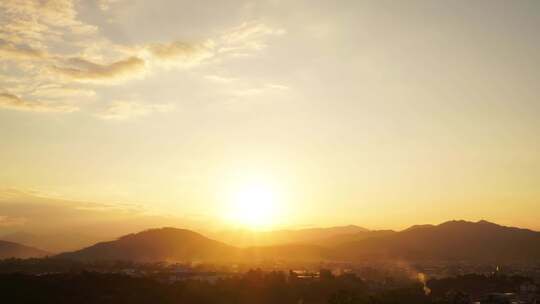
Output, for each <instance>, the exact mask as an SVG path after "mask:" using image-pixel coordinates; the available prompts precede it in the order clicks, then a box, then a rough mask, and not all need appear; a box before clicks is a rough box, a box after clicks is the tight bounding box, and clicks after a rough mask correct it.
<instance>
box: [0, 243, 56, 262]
mask: <svg viewBox="0 0 540 304" xmlns="http://www.w3.org/2000/svg"><path fill="white" fill-rule="evenodd" d="M47 254H48V253H47V252H46V251H43V250H40V249H37V248H33V247H29V246H25V245H21V244H17V243H13V242H8V241H0V259H7V258H20V259H26V258H37V257H43V256H46V255H47Z"/></svg>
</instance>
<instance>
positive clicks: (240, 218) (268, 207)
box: [227, 182, 279, 229]
mask: <svg viewBox="0 0 540 304" xmlns="http://www.w3.org/2000/svg"><path fill="white" fill-rule="evenodd" d="M277 196H278V195H277V192H276V191H275V189H272V187H270V186H269V185H268V184H265V183H259V182H251V183H246V184H243V185H239V186H238V187H235V189H232V191H231V192H230V195H229V211H228V216H227V217H228V219H229V220H230V221H231V222H232V223H233V224H235V225H236V226H244V227H247V228H251V229H263V228H268V227H269V226H272V224H273V223H274V222H275V217H276V215H277V211H278V203H279V200H278V197H277Z"/></svg>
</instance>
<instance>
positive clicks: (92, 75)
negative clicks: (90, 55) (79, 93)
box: [53, 57, 145, 82]
mask: <svg viewBox="0 0 540 304" xmlns="http://www.w3.org/2000/svg"><path fill="white" fill-rule="evenodd" d="M144 69H145V62H144V60H142V59H140V58H138V57H129V58H126V59H123V60H119V61H116V62H113V63H110V64H98V63H94V62H91V61H89V60H86V59H83V58H71V59H69V60H67V62H66V65H65V66H54V67H53V71H55V72H56V73H58V74H59V75H61V76H64V77H67V78H69V79H72V80H76V81H82V82H101V81H110V80H125V79H129V78H134V77H136V76H139V75H140V74H141V73H143V72H144Z"/></svg>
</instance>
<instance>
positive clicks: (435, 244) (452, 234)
mask: <svg viewBox="0 0 540 304" xmlns="http://www.w3.org/2000/svg"><path fill="white" fill-rule="evenodd" d="M336 250H337V254H338V255H339V256H342V257H344V258H345V259H348V260H358V259H366V258H370V259H396V258H399V259H405V260H470V261H524V260H528V261H530V260H540V233H539V232H535V231H531V230H527V229H519V228H513V227H505V226H500V225H497V224H493V223H490V222H486V221H480V222H476V223H473V222H466V221H450V222H446V223H443V224H440V225H437V226H433V225H423V226H414V227H411V228H409V229H406V230H404V231H401V232H397V233H394V234H391V235H387V236H383V237H377V238H368V239H364V240H361V241H357V242H351V243H346V244H342V245H339V246H338V247H336Z"/></svg>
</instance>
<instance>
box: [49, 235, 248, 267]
mask: <svg viewBox="0 0 540 304" xmlns="http://www.w3.org/2000/svg"><path fill="white" fill-rule="evenodd" d="M236 253H237V249H236V248H234V247H232V246H229V245H226V244H224V243H221V242H218V241H214V240H211V239H209V238H206V237H204V236H202V235H201V234H198V233H196V232H193V231H190V230H185V229H176V228H161V229H151V230H147V231H143V232H140V233H136V234H129V235H126V236H123V237H121V238H119V239H117V240H114V241H110V242H102V243H98V244H95V245H93V246H90V247H87V248H84V249H81V250H78V251H74V252H68V253H62V254H60V255H57V256H56V257H58V258H65V259H75V260H130V261H140V262H153V261H221V260H226V259H230V258H231V257H233V256H234V255H235V254H236Z"/></svg>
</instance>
